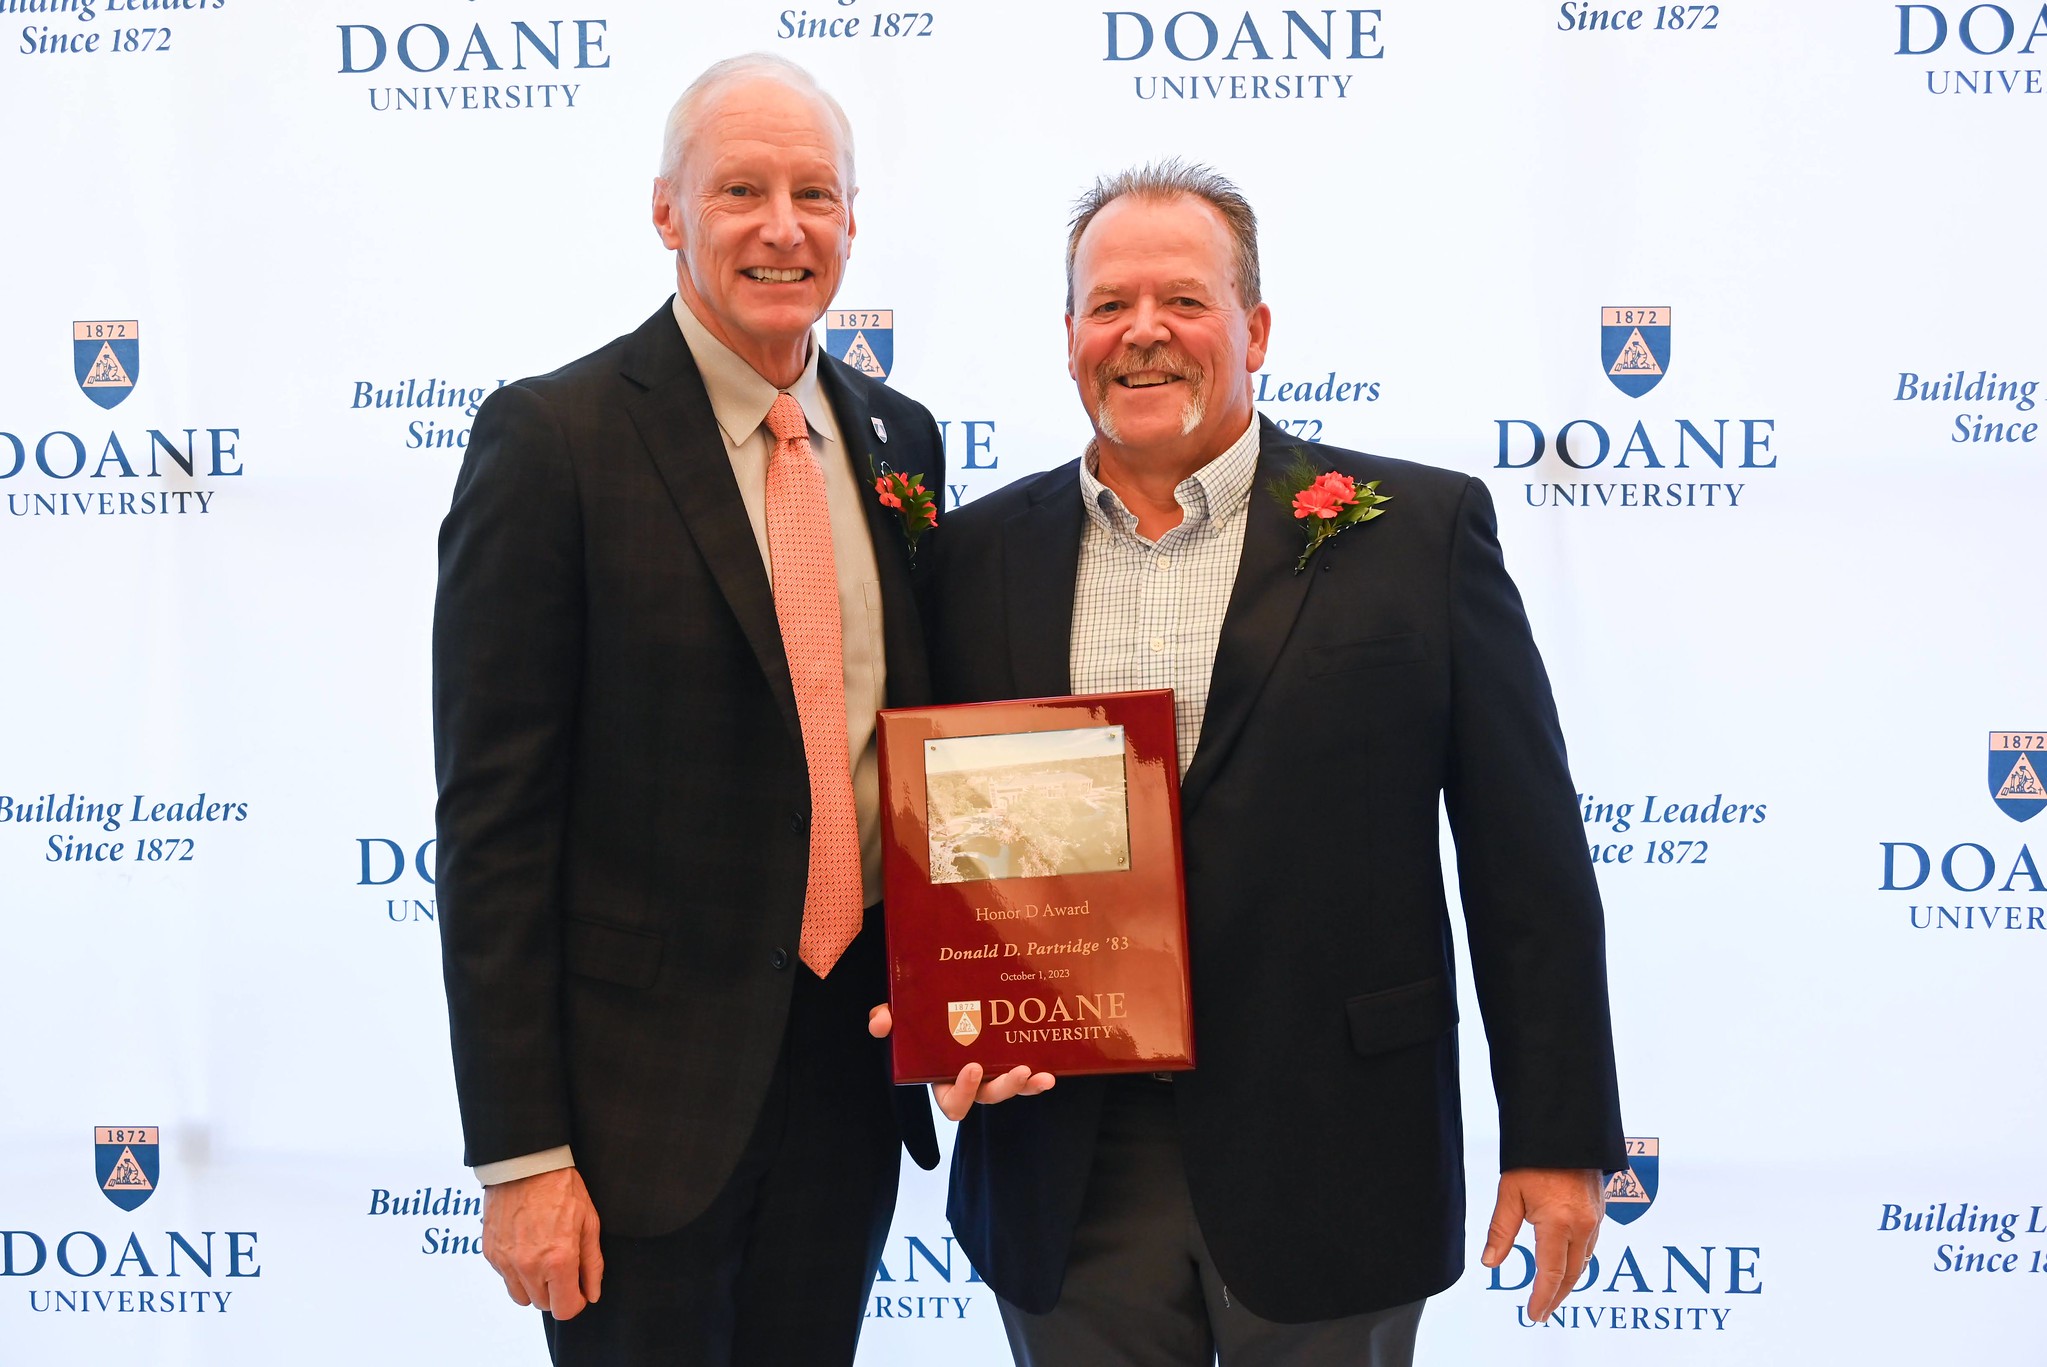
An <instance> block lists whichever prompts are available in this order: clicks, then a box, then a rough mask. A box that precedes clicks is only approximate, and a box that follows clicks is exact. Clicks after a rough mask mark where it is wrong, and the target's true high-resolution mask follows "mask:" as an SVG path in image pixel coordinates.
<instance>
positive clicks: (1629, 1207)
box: [1606, 1135, 1657, 1225]
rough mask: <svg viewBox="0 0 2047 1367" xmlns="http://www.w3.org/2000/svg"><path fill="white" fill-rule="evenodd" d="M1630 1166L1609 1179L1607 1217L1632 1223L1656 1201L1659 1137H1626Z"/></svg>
mask: <svg viewBox="0 0 2047 1367" xmlns="http://www.w3.org/2000/svg"><path fill="white" fill-rule="evenodd" d="M1626 1142H1627V1146H1628V1166H1627V1167H1626V1168H1624V1169H1622V1170H1621V1171H1619V1172H1617V1173H1615V1174H1614V1175H1613V1176H1611V1177H1609V1178H1607V1179H1606V1218H1607V1219H1609V1220H1611V1221H1613V1222H1614V1223H1615V1224H1617V1225H1631V1224H1633V1223H1635V1221H1637V1220H1639V1219H1641V1218H1642V1217H1643V1216H1644V1215H1647V1214H1648V1213H1649V1207H1651V1206H1653V1205H1655V1204H1656V1148H1657V1145H1656V1141H1655V1140H1654V1139H1638V1138H1636V1137H1634V1136H1633V1135H1630V1136H1629V1137H1628V1139H1627V1141H1626Z"/></svg>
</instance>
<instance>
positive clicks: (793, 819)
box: [789, 812, 810, 831]
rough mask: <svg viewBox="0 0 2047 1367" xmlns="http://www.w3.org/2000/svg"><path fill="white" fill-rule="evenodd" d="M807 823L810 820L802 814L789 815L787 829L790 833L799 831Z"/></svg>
mask: <svg viewBox="0 0 2047 1367" xmlns="http://www.w3.org/2000/svg"><path fill="white" fill-rule="evenodd" d="M809 823H810V818H809V817H807V816H805V815H804V814H803V813H801V812H791V813H789V829H790V830H791V831H801V830H802V829H803V828H804V827H805V826H806V825H808V824H809Z"/></svg>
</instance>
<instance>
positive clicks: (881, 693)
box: [860, 579, 888, 712]
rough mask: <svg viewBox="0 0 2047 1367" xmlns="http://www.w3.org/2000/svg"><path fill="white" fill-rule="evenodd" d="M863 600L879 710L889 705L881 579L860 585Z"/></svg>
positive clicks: (871, 680)
mask: <svg viewBox="0 0 2047 1367" xmlns="http://www.w3.org/2000/svg"><path fill="white" fill-rule="evenodd" d="M860 589H861V598H862V601H863V602H865V603H866V605H867V611H866V612H865V614H863V615H864V617H865V619H866V620H865V621H863V622H862V623H861V626H862V628H863V629H864V630H865V631H866V632H867V637H866V640H867V658H868V660H869V661H870V662H871V663H870V665H869V667H868V671H867V677H868V681H869V683H870V684H871V685H872V692H871V695H870V696H871V697H872V699H873V704H874V710H875V711H877V712H879V711H880V710H881V709H882V708H884V707H886V706H888V637H887V635H886V634H885V633H884V632H883V630H882V622H881V581H880V580H879V579H870V580H868V581H867V582H866V583H865V584H862V585H861V586H860Z"/></svg>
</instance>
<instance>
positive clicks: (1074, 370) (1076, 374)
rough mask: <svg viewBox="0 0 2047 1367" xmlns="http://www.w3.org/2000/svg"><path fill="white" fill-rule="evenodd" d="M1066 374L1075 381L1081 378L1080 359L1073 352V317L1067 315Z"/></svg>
mask: <svg viewBox="0 0 2047 1367" xmlns="http://www.w3.org/2000/svg"><path fill="white" fill-rule="evenodd" d="M1066 373H1067V374H1068V375H1070V376H1072V377H1073V378H1074V379H1076V380H1077V379H1079V378H1080V358H1079V357H1078V356H1076V355H1074V352H1073V315H1072V314H1070V313H1069V314H1067V315H1066Z"/></svg>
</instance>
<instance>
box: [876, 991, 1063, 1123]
mask: <svg viewBox="0 0 2047 1367" xmlns="http://www.w3.org/2000/svg"><path fill="white" fill-rule="evenodd" d="M894 1028H895V1018H894V1017H893V1016H892V1015H891V1014H890V1012H889V1009H888V1004H887V1003H886V1002H884V1003H882V1004H881V1005H880V1006H877V1007H875V1008H874V1009H873V1010H872V1011H869V1012H868V1013H867V1033H868V1034H870V1035H872V1036H874V1037H875V1038H876V1039H887V1038H888V1035H889V1031H890V1030H892V1029H894ZM1058 1080H1059V1079H1058V1078H1056V1077H1054V1076H1052V1074H1050V1073H1034V1072H1032V1071H1031V1068H1030V1065H1029V1064H1027V1063H1019V1064H1017V1065H1016V1067H1014V1068H1012V1069H1010V1070H1009V1071H1008V1072H1006V1073H998V1074H997V1075H996V1076H994V1077H991V1078H986V1079H984V1078H983V1077H982V1074H981V1065H980V1064H978V1063H971V1062H970V1063H968V1064H966V1065H965V1066H964V1067H962V1068H961V1069H960V1075H959V1076H958V1077H956V1078H954V1079H953V1080H952V1081H951V1082H934V1083H932V1084H931V1098H932V1100H934V1101H936V1102H937V1103H938V1109H939V1110H940V1111H942V1112H944V1113H945V1118H946V1119H947V1120H965V1119H966V1118H967V1112H968V1111H970V1110H972V1109H973V1108H974V1107H975V1106H976V1105H981V1106H990V1105H993V1104H994V1103H996V1102H998V1101H1007V1100H1009V1099H1010V1098H1011V1097H1013V1096H1036V1095H1037V1094H1038V1093H1040V1092H1049V1091H1051V1090H1052V1084H1053V1083H1055V1082H1057V1081H1058Z"/></svg>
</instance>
